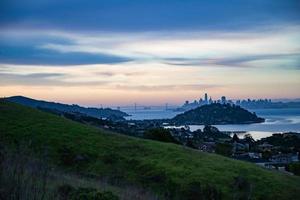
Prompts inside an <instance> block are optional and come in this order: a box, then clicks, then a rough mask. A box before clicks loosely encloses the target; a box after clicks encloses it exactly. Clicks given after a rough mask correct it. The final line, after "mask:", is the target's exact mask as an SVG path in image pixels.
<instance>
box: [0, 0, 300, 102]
mask: <svg viewBox="0 0 300 200" xmlns="http://www.w3.org/2000/svg"><path fill="white" fill-rule="evenodd" d="M299 10H300V1H299V0H243V1H240V0H203V1H198V0H185V1H182V0H151V1H149V0H127V1H125V0H105V1H104V0H97V1H96V0H95V1H92V0H91V1H84V0H64V1H61V0H1V1H0V96H2V97H3V96H6V97H7V96H13V95H23V96H28V97H32V98H36V99H45V100H51V101H57V102H63V103H76V104H81V105H87V106H99V105H101V104H102V105H106V106H116V105H132V104H133V103H135V102H136V103H138V104H143V105H163V104H165V103H169V104H182V103H183V102H184V101H185V100H193V99H199V98H200V97H202V96H203V95H204V93H206V92H207V93H208V94H209V95H210V96H212V98H214V99H217V98H220V97H221V96H223V95H225V96H227V98H230V99H241V98H272V99H278V98H290V99H293V98H299V97H300V12H299Z"/></svg>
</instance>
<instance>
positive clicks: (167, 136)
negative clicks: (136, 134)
mask: <svg viewBox="0 0 300 200" xmlns="http://www.w3.org/2000/svg"><path fill="white" fill-rule="evenodd" d="M144 137H145V138H147V139H151V140H158V141H161V142H170V143H175V144H180V142H178V141H177V140H175V139H174V137H173V136H172V135H171V133H170V131H169V130H168V129H164V128H152V129H149V130H147V131H146V132H145V134H144Z"/></svg>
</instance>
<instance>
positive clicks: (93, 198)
mask: <svg viewBox="0 0 300 200" xmlns="http://www.w3.org/2000/svg"><path fill="white" fill-rule="evenodd" d="M58 193H59V197H60V200H118V199H119V197H118V196H116V195H114V194H113V193H112V192H110V191H104V192H100V191H98V190H96V189H94V188H83V187H79V188H74V187H72V186H70V185H62V186H60V187H59V188H58Z"/></svg>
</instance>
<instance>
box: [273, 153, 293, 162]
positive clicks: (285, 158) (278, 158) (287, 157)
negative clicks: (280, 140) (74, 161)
mask: <svg viewBox="0 0 300 200" xmlns="http://www.w3.org/2000/svg"><path fill="white" fill-rule="evenodd" d="M270 161H271V162H272V163H274V164H289V163H291V162H298V161H299V159H298V153H297V154H292V153H288V154H282V153H280V154H278V155H274V156H272V157H271V158H270Z"/></svg>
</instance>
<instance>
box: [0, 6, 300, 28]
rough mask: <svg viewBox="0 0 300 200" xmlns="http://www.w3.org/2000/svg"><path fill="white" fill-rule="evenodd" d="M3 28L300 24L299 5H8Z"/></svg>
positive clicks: (0, 20) (3, 13) (4, 8)
mask: <svg viewBox="0 0 300 200" xmlns="http://www.w3.org/2000/svg"><path fill="white" fill-rule="evenodd" d="M0 8H1V10H0V11H1V12H0V13H1V17H0V26H2V27H3V26H18V27H25V28H28V27H32V28H52V29H53V28H56V29H64V30H100V31H103V30H104V31H149V30H151V31H153V30H156V31H157V30H182V29H185V30H195V29H201V30H233V29H235V30H240V29H247V28H253V27H257V26H260V27H264V26H265V25H270V24H279V23H286V22H292V23H299V21H300V16H299V10H300V4H299V1H297V0H288V1H282V0H244V1H242V2H241V1H239V0H212V1H199V0H189V1H182V0H172V1H171V0H163V1H161V0H152V1H148V0H131V1H128V0H99V1H91V2H89V3H86V1H83V0H72V1H71V0H64V1H49V0H27V1H19V0H4V1H1V6H0Z"/></svg>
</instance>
